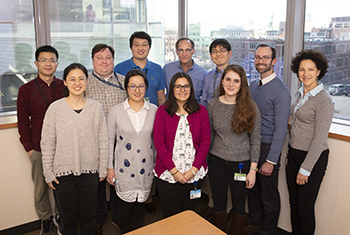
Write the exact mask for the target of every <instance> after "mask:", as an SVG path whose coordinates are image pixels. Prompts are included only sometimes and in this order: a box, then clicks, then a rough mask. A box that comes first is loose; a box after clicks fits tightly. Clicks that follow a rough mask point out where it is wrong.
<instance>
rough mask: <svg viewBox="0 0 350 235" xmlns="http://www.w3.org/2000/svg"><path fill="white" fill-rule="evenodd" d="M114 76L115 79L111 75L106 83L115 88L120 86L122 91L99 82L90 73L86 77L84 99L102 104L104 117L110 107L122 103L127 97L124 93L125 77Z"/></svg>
mask: <svg viewBox="0 0 350 235" xmlns="http://www.w3.org/2000/svg"><path fill="white" fill-rule="evenodd" d="M94 74H95V75H96V76H98V77H99V78H100V79H101V80H105V79H104V78H103V77H101V76H99V75H97V74H96V73H94ZM116 75H117V77H115V75H114V73H113V74H112V75H111V76H110V77H109V78H108V82H110V83H113V84H115V85H117V86H119V85H121V86H122V87H123V89H121V88H120V87H115V86H111V85H109V84H106V83H104V82H101V81H100V80H98V79H97V78H96V77H95V76H94V75H93V74H92V73H90V74H89V77H88V84H87V87H86V90H85V95H86V97H88V98H91V99H94V100H97V101H98V102H100V103H101V104H102V107H103V110H104V113H105V116H106V117H107V114H108V112H109V109H110V108H111V107H112V106H114V105H116V104H119V103H121V102H123V101H124V100H125V99H126V97H127V95H126V91H125V89H124V80H125V77H124V76H123V75H120V74H117V73H116ZM118 81H119V82H120V83H119V82H118Z"/></svg>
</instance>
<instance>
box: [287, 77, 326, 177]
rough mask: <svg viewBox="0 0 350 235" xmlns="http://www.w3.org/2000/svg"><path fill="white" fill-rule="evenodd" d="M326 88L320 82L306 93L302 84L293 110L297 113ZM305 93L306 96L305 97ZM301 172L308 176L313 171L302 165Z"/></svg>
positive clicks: (294, 99)
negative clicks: (311, 98)
mask: <svg viewBox="0 0 350 235" xmlns="http://www.w3.org/2000/svg"><path fill="white" fill-rule="evenodd" d="M323 89H324V87H323V83H320V84H319V85H318V86H316V87H315V88H314V89H312V90H311V91H309V92H307V93H305V95H304V85H302V86H301V87H300V88H299V90H298V91H297V92H296V93H295V96H294V98H293V102H292V103H294V102H295V101H296V100H297V99H298V97H299V96H300V99H299V101H298V103H297V104H296V106H295V108H294V110H293V112H294V113H295V112H296V111H297V110H298V109H299V108H300V107H301V106H303V104H305V102H306V101H308V99H309V98H310V97H311V96H312V97H315V96H316V95H317V94H318V93H320V92H321V91H322V90H323ZM303 95H304V97H303ZM291 126H292V128H293V126H294V125H293V123H291ZM299 173H300V174H302V175H306V176H310V175H311V172H309V171H307V170H305V169H304V168H302V167H300V169H299Z"/></svg>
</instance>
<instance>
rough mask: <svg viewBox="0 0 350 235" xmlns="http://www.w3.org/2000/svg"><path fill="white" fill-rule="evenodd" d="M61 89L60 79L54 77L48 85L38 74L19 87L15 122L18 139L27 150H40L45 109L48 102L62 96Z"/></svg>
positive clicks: (62, 86)
mask: <svg viewBox="0 0 350 235" xmlns="http://www.w3.org/2000/svg"><path fill="white" fill-rule="evenodd" d="M37 84H38V85H39V87H40V90H41V91H40V90H39V88H38V85H37ZM63 89H64V85H63V81H62V80H61V79H57V78H54V80H53V81H52V83H51V84H50V85H48V84H47V83H46V82H44V81H43V80H42V79H41V78H40V77H39V75H38V76H37V77H36V79H34V80H32V81H30V82H28V83H26V84H24V85H22V86H21V87H20V89H19V91H18V98H17V123H18V132H19V135H20V138H19V139H20V141H21V143H22V145H23V147H24V149H25V150H26V151H27V152H29V151H30V150H33V149H34V150H36V151H39V152H41V148H40V141H41V129H42V126H43V120H44V116H45V113H46V110H47V108H48V107H49V104H51V103H52V102H53V101H55V100H58V99H61V98H62V97H63ZM44 97H45V98H44ZM45 99H46V101H47V102H46V101H45ZM48 103H49V104H48Z"/></svg>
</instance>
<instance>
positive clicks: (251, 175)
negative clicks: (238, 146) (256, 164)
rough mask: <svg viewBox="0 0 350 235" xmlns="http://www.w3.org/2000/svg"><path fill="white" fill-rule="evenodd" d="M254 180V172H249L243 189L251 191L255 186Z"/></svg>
mask: <svg viewBox="0 0 350 235" xmlns="http://www.w3.org/2000/svg"><path fill="white" fill-rule="evenodd" d="M255 179H256V171H255V170H250V171H249V173H248V175H247V179H246V181H245V184H246V185H245V187H246V188H248V189H252V188H253V187H254V185H255Z"/></svg>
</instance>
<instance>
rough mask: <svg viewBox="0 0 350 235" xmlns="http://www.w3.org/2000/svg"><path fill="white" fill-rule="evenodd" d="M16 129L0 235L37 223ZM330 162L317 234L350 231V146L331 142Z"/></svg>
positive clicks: (10, 136)
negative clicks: (3, 232)
mask: <svg viewBox="0 0 350 235" xmlns="http://www.w3.org/2000/svg"><path fill="white" fill-rule="evenodd" d="M18 138H19V136H18V132H17V128H10V129H4V130H0V150H1V151H0V152H1V155H0V231H1V230H4V229H7V228H11V227H14V226H18V225H21V224H25V223H28V222H32V221H35V220H38V217H37V215H36V212H35V209H34V203H33V201H34V199H33V183H32V180H31V176H30V169H31V166H30V160H29V157H28V155H27V153H26V152H25V151H24V149H23V147H22V145H21V144H20V142H19V140H18ZM328 144H329V147H330V151H331V153H330V159H329V163H328V170H327V172H326V176H325V179H324V181H323V184H322V186H321V189H320V193H319V196H318V199H317V203H316V217H317V218H316V219H317V221H316V223H317V228H316V234H317V235H329V234H348V233H349V231H350V222H348V221H349V217H350V142H345V141H341V140H336V139H328ZM286 149H287V144H286V143H285V146H284V148H283V155H282V167H281V171H280V181H279V188H280V193H281V201H282V209H281V215H280V220H279V224H278V226H279V227H280V228H282V229H284V230H286V231H290V222H289V204H288V192H287V187H286V181H285V177H284V175H285V171H284V170H285V168H284V165H285V156H286Z"/></svg>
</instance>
